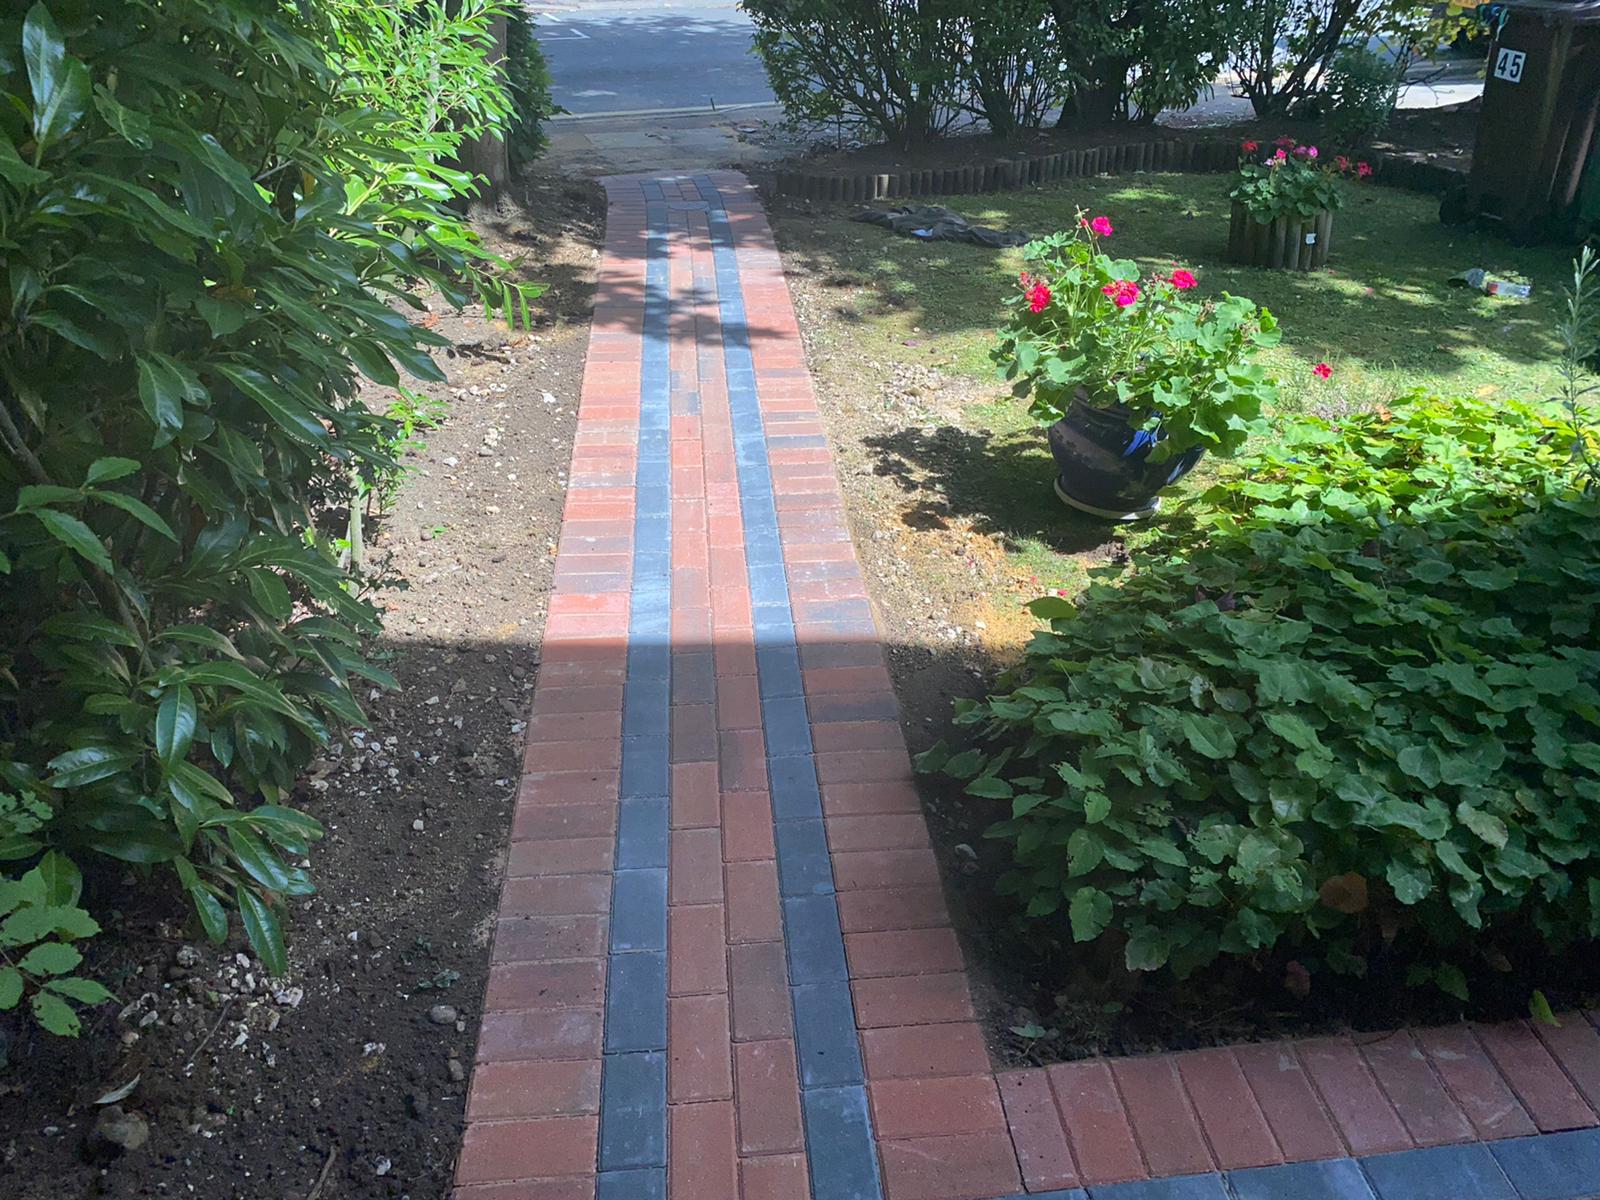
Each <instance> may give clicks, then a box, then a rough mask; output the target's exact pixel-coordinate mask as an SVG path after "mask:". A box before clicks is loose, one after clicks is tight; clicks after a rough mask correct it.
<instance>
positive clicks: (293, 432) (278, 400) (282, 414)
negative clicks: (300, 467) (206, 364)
mask: <svg viewBox="0 0 1600 1200" xmlns="http://www.w3.org/2000/svg"><path fill="white" fill-rule="evenodd" d="M216 370H217V371H219V372H221V373H222V374H223V375H225V376H227V378H228V379H229V380H230V381H231V382H232V383H233V384H234V386H235V387H237V388H238V389H239V390H240V391H241V392H243V393H244V394H245V395H246V396H249V397H250V399H252V400H254V401H255V402H256V403H257V404H259V405H260V406H261V408H262V409H263V411H265V412H266V414H267V416H269V417H271V418H272V419H273V421H275V422H276V423H277V424H278V426H279V428H281V429H282V430H283V431H284V432H285V433H287V434H289V436H290V437H293V438H296V439H297V440H299V441H302V442H308V443H310V444H311V445H313V446H323V447H325V446H327V444H328V431H327V430H326V429H324V428H323V427H322V422H321V421H319V420H317V418H316V416H315V415H314V414H313V413H312V412H311V410H310V409H308V408H307V407H306V406H305V405H304V404H302V403H301V402H300V401H299V400H297V399H296V398H295V397H294V396H293V395H291V394H290V392H289V390H288V389H287V388H285V387H284V386H283V385H282V384H280V383H278V382H277V381H275V380H273V379H271V378H269V377H268V376H266V375H264V374H262V373H261V372H260V371H258V370H257V369H256V368H254V367H247V366H241V365H239V364H237V363H218V364H216Z"/></svg>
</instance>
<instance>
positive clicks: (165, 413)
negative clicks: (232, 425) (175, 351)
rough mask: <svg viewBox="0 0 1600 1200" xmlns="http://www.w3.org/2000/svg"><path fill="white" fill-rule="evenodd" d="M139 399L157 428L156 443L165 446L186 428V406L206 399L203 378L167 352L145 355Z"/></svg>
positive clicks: (141, 366)
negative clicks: (201, 382)
mask: <svg viewBox="0 0 1600 1200" xmlns="http://www.w3.org/2000/svg"><path fill="white" fill-rule="evenodd" d="M138 364H139V401H140V403H142V404H143V405H144V411H145V413H146V415H148V416H149V418H150V422H151V424H153V425H154V426H155V427H156V437H155V446H156V447H158V448H159V447H161V446H165V445H166V444H167V443H168V442H170V441H172V439H173V438H174V437H176V436H177V434H178V432H179V430H181V429H182V428H183V421H184V405H185V404H188V403H195V402H198V401H199V400H202V399H204V397H205V391H204V389H203V388H202V387H201V386H200V381H199V379H198V378H196V377H195V376H194V374H193V373H192V372H190V371H189V370H188V369H187V368H186V367H182V366H181V365H180V364H179V363H178V362H177V361H176V360H175V359H172V358H169V357H167V356H166V355H164V354H151V355H141V356H140V357H139V359H138Z"/></svg>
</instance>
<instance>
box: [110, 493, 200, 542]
mask: <svg viewBox="0 0 1600 1200" xmlns="http://www.w3.org/2000/svg"><path fill="white" fill-rule="evenodd" d="M90 495H91V496H93V497H94V498H95V499H96V500H99V501H100V502H101V503H103V504H109V505H111V506H112V507H113V508H120V509H121V510H122V511H123V512H125V513H127V514H128V515H129V516H131V517H132V518H133V519H134V520H136V521H138V522H139V524H141V525H143V526H145V528H147V529H153V530H155V531H156V532H157V533H159V534H160V535H161V536H162V537H164V538H166V539H167V540H168V541H169V542H175V541H177V540H178V535H177V534H175V533H173V532H172V526H170V525H168V524H167V522H166V520H165V519H164V518H163V517H162V516H161V514H160V513H158V512H156V511H155V509H153V508H151V507H150V506H149V505H148V504H146V503H145V502H144V501H143V500H140V499H138V498H137V497H134V496H130V495H128V494H127V493H125V492H108V491H101V490H99V489H96V490H95V491H93V492H91V493H90Z"/></svg>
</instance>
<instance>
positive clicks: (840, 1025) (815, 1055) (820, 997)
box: [789, 980, 864, 1088]
mask: <svg viewBox="0 0 1600 1200" xmlns="http://www.w3.org/2000/svg"><path fill="white" fill-rule="evenodd" d="M789 993H790V996H791V998H792V1002H793V1005H794V1031H795V1044H796V1048H797V1050H798V1054H799V1059H800V1083H801V1086H802V1087H806V1088H819V1087H833V1086H837V1085H840V1084H859V1083H861V1082H863V1078H864V1076H863V1072H862V1067H861V1045H860V1042H859V1041H858V1039H857V1036H856V1021H855V1009H854V1007H853V1006H852V1004H851V1002H850V985H849V984H847V983H845V982H844V981H843V980H834V981H831V982H828V983H806V984H800V985H798V986H795V987H792V988H790V989H789Z"/></svg>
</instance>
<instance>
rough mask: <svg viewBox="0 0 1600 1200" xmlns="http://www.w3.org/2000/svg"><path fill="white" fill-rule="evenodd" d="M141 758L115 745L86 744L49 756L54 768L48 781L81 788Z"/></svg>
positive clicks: (57, 786)
mask: <svg viewBox="0 0 1600 1200" xmlns="http://www.w3.org/2000/svg"><path fill="white" fill-rule="evenodd" d="M138 761H139V756H138V755H137V754H133V753H129V752H128V751H126V750H119V749H117V748H116V747H114V746H84V747H82V748H81V749H78V750H68V751H67V752H66V753H65V754H58V755H56V756H55V757H54V758H52V759H51V760H50V769H51V770H52V771H53V772H55V773H54V774H53V775H51V776H50V777H49V778H48V779H46V780H45V784H46V785H47V786H49V787H54V788H80V787H86V786H87V785H89V784H91V783H97V782H99V781H100V780H102V779H109V778H110V777H111V776H113V775H117V774H120V773H121V772H123V771H126V770H127V769H128V768H130V767H131V766H133V764H134V763H136V762H138Z"/></svg>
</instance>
